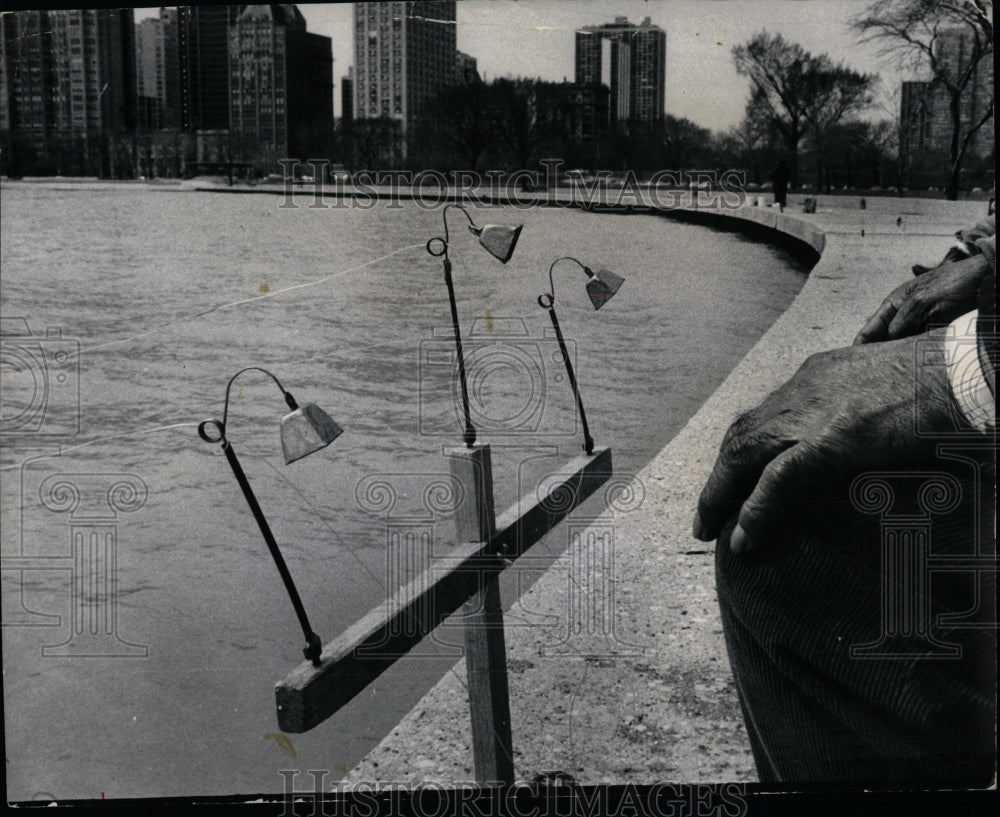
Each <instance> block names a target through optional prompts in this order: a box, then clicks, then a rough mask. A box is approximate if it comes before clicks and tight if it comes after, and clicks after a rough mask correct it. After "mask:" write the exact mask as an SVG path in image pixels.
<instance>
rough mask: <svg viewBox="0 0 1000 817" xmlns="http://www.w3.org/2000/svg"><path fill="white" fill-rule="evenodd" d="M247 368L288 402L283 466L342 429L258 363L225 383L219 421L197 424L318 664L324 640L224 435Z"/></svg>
mask: <svg viewBox="0 0 1000 817" xmlns="http://www.w3.org/2000/svg"><path fill="white" fill-rule="evenodd" d="M248 371H258V372H263V373H264V374H266V375H267V376H268V377H270V378H271V379H272V380H273V381H274V382H275V383H276V384H277V386H278V388H279V389H281V393H282V395H284V398H285V403H286V404H287V405H288V408H289V409H291V413H290V414H286V415H285V416H284V417H282V419H281V448H282V451H283V453H284V456H285V465H288V464H290V463H293V462H295V461H296V460H299V459H302V458H303V457H306V456H308V455H309V454H312V453H314V452H315V451H319V450H320V449H321V448H325V447H326V446H328V445H329V444H330V443H332V442H333V441H334V440H335V439H337V437H339V436H340V434H341V433H342V429H341V428H340V426H338V425H337V423H335V422H334V421H333V419H332V418H331V417H330V415H328V414H327V413H326V412H325V411H323V410H322V409H321V408H319V406H317V405H316V404H315V403H306V404H305V405H304V406H301V407H300V406H299V404H298V403H297V402H296V401H295V398H294V397H292V394H291V392H289V391H287V390H286V389H285V388H284V387H283V386H282V385H281V382H280V381H279V380H278V378H277V377H275V376H274V375H273V374H271V372H269V371H267V369H261V368H260V367H258V366H249V367H247V368H245V369H240V371H238V372H237V373H236V374H234V375H233V376H232V377H231V378H230V380H229V383H228V384H227V386H226V401H225V405H224V408H223V412H222V421H221V422H220V421H219V420H205V421H204V422H203V423H201V424H200V425H199V426H198V436H199V437H201V438H202V439H203V440H204V441H205V442H207V443H220V444H221V445H222V450H223V452H224V453H225V455H226V460H227V461H228V462H229V466H230V468H232V471H233V475H234V476H235V477H236V482H237V483H238V484H239V486H240V489H241V490H242V491H243V496H244V498H245V499H246V501H247V505H249V506H250V511H251V513H252V514H253V517H254V519H256V520H257V525H258V527H259V528H260V532H261V534H262V535H263V537H264V541H265V542H266V543H267V548H268V550H269V551H270V552H271V557H272V558H273V559H274V563H275V565H276V566H277V568H278V573H279V574H280V575H281V580H282V582H284V585H285V590H287V591H288V596H289V598H290V599H291V601H292V606H293V607H294V608H295V615H296V616H298V619H299V624H300V625H301V626H302V632H303V634H304V635H305V639H306V646H305V648H304V649H303V651H302V652H303V653H304V655H305V657H306V660H308V661H310V662H312V663H313V664H314V665H317V666H318V665H319V656H320V651H321V649H322V646H323V643H322V641H321V640H320V637H319V636H318V635H317V634H316V633H315V631H314V630H313V629H312V626H311V625H310V624H309V617H308V616H307V615H306V610H305V606H304V605H303V604H302V599H301V597H300V596H299V592H298V590H297V589H296V588H295V582H294V581H293V580H292V574H291V573H290V572H289V570H288V565H287V564H285V559H284V557H283V556H282V555H281V551H280V550H279V548H278V543H277V541H275V538H274V534H273V533H271V527H270V525H268V523H267V518H266V517H265V516H264V511H263V510H261V507H260V503H259V502H258V501H257V497H256V495H255V494H254V492H253V488H252V487H251V486H250V480H248V479H247V475H246V473H245V472H244V470H243V466H242V465H241V464H240V461H239V458H238V457H237V456H236V450H235V449H234V448H233V446H232V444H231V443H230V442H229V439H228V437H227V436H226V427H227V426H226V424H227V421H228V418H229V394H230V390H231V389H232V387H233V382H234V381H235V380H236V378H237V377H239V376H240V375H241V374H243V373H244V372H248Z"/></svg>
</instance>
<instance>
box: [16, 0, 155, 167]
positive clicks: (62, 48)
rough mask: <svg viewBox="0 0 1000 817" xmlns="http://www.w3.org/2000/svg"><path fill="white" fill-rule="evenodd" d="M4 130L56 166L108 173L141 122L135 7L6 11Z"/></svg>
mask: <svg viewBox="0 0 1000 817" xmlns="http://www.w3.org/2000/svg"><path fill="white" fill-rule="evenodd" d="M0 27H2V33H0V41H2V42H3V55H2V58H0V63H2V64H3V77H2V80H3V83H2V84H3V87H4V96H3V104H2V105H0V107H2V108H3V111H4V113H3V119H4V121H3V122H0V125H5V126H6V127H4V128H2V129H4V130H8V131H10V132H11V133H12V134H16V135H17V137H18V140H19V143H18V144H19V149H23V150H31V151H33V152H34V153H35V154H36V158H37V159H38V161H40V162H42V163H44V162H45V161H46V160H49V161H50V162H51V163H53V164H54V167H53V169H54V170H55V171H56V172H66V173H72V172H79V173H87V174H99V175H107V174H109V173H110V172H111V169H112V164H113V162H112V156H113V154H114V153H115V151H116V149H117V147H118V146H117V145H116V144H115V140H116V139H117V138H119V137H120V136H121V134H123V133H125V132H128V131H131V130H132V129H133V128H134V127H135V124H136V84H135V82H136V80H135V58H134V50H135V41H134V38H135V20H134V15H133V12H132V9H76V10H48V11H18V12H13V13H9V14H4V15H2V16H0Z"/></svg>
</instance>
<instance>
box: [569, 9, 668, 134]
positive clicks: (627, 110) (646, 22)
mask: <svg viewBox="0 0 1000 817" xmlns="http://www.w3.org/2000/svg"><path fill="white" fill-rule="evenodd" d="M605 43H607V44H608V47H607V51H608V52H609V57H610V60H609V62H610V65H609V66H608V67H609V69H610V70H609V71H608V75H607V81H605V70H604V52H605V50H606V46H605ZM666 66H667V35H666V32H665V31H664V30H663V29H662V28H660V27H659V26H655V25H653V24H652V22H651V21H650V18H649V17H646V18H645V19H643V21H642V22H641V23H640V24H639V25H634V24H633V23H630V22H629V21H628V18H626V17H616V18H615V21H614V22H613V23H606V24H604V25H599V26H585V27H584V28H582V29H580V30H579V31H577V32H576V82H577V84H578V85H593V84H595V83H604V84H607V85H608V87H609V88H610V90H611V94H610V107H609V115H610V118H611V121H612V122H616V123H617V122H621V123H625V122H632V123H636V122H638V123H643V124H650V123H653V122H658V121H659V120H660V119H662V118H663V113H664V99H665V97H666V71H667V68H666Z"/></svg>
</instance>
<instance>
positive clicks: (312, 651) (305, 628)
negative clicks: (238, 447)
mask: <svg viewBox="0 0 1000 817" xmlns="http://www.w3.org/2000/svg"><path fill="white" fill-rule="evenodd" d="M222 450H223V451H225V452H226V459H227V460H229V465H230V467H231V468H232V469H233V474H235V475H236V481H237V482H238V483H239V484H240V488H242V489H243V496H244V497H246V501H247V505H249V506H250V510H251V512H253V517H254V519H256V520H257V525H258V526H259V527H260V532H261V533H262V534H263V535H264V541H265V542H267V547H268V550H270V551H271V556H272V557H273V558H274V563H275V564H276V565H277V567H278V573H280V574H281V580H282V581H283V582H284V583H285V589H286V590H287V591H288V595H289V597H290V598H291V600H292V606H293V607H295V614H296V615H297V616H298V617H299V623H300V624H301V625H302V632H303V633H304V634H305V637H306V647H305V649H304V650H303V651H302V652H303V653H304V654H305V657H306V658H307V659H308V660H309V661H312V662H313V664H314V665H316V666H319V663H320V661H319V655H320V651H321V650H322V648H323V642H322V641H320V638H319V636H318V635H316V633H315V632H313V629H312V627H311V626H310V625H309V617H308V616H307V615H306V608H305V607H303V606H302V599H301V598H299V591H298V590H296V589H295V582H294V581H292V574H291V573H289V572H288V566H287V565H286V564H285V559H284V557H283V556H282V555H281V551H280V550H278V543H277V542H276V541H275V540H274V535H273V534H272V533H271V527H270V526H269V525H268V524H267V519H265V518H264V512H263V511H262V510H261V509H260V505H259V504H258V502H257V497H256V496H254V492H253V488H251V487H250V481H249V480H248V479H247V475H246V474H245V473H243V467H242V466H241V465H240V461H239V460H238V459H237V458H236V452H235V451H234V450H233V447H232V445H230V443H229V440H227V439H225V438H223V440H222Z"/></svg>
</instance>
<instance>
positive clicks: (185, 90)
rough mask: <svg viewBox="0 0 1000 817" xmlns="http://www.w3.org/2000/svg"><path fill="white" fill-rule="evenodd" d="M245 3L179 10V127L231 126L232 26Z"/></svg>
mask: <svg viewBox="0 0 1000 817" xmlns="http://www.w3.org/2000/svg"><path fill="white" fill-rule="evenodd" d="M242 10H243V6H180V7H179V8H178V9H177V45H178V65H179V68H180V77H179V84H180V127H181V130H184V131H187V132H189V133H194V132H196V131H199V130H201V131H224V130H228V129H229V26H230V25H231V24H232V23H233V21H235V19H236V17H237V15H238V14H239V13H240V11H242Z"/></svg>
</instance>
